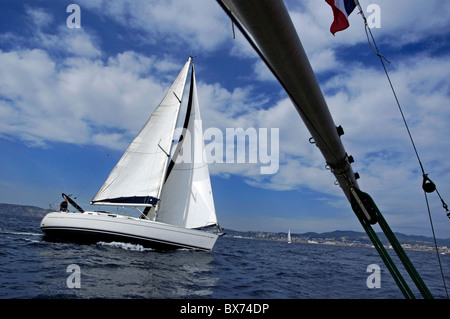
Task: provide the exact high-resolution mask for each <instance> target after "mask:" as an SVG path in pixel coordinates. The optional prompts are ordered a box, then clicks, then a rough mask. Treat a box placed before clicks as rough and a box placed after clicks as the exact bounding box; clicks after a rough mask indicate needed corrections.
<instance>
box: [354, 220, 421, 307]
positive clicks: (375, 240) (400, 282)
mask: <svg viewBox="0 0 450 319" xmlns="http://www.w3.org/2000/svg"><path fill="white" fill-rule="evenodd" d="M358 219H359V221H360V223H361V225H362V226H363V228H364V230H365V231H366V233H367V235H368V236H369V239H370V240H371V242H372V244H373V245H374V247H375V249H376V250H377V252H378V254H379V255H380V257H381V259H382V260H383V262H384V264H385V265H386V267H387V269H388V270H389V272H390V274H391V276H392V278H393V279H394V281H395V283H396V284H397V286H398V287H399V289H400V291H401V292H402V294H403V296H404V297H405V298H406V299H415V296H414V294H413V292H412V291H411V289H410V288H409V286H408V284H407V283H406V281H405V279H404V278H403V276H402V275H401V273H400V271H399V270H398V268H397V266H396V265H395V263H394V262H393V260H392V258H391V256H389V254H388V252H387V251H386V248H384V246H383V244H382V243H381V241H380V239H379V237H378V236H377V234H376V233H375V231H374V230H373V228H372V226H371V225H370V224H369V223H367V222H366V221H365V220H364V219H362V218H360V217H359V216H358Z"/></svg>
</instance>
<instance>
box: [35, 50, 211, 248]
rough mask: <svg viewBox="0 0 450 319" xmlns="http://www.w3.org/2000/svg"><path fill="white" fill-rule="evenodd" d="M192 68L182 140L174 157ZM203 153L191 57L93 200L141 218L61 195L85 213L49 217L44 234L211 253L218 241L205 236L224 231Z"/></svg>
mask: <svg viewBox="0 0 450 319" xmlns="http://www.w3.org/2000/svg"><path fill="white" fill-rule="evenodd" d="M191 64H192V67H191V68H190V66H191ZM190 69H191V81H190V92H189V101H188V104H187V111H186V117H185V120H184V126H183V133H184V134H183V135H182V136H181V137H180V139H179V142H178V145H177V147H176V149H175V152H174V153H173V156H172V157H170V154H171V153H172V145H173V143H174V139H175V138H174V134H175V126H176V123H177V119H178V115H179V112H180V106H181V98H182V97H183V92H184V88H185V86H186V82H187V76H188V73H189V70H190ZM185 133H189V134H185ZM204 152H205V145H204V142H203V129H202V124H201V119H200V109H199V103H198V97H197V86H196V81H195V72H194V66H193V62H192V58H189V60H188V61H187V62H186V64H185V65H184V67H183V68H182V70H181V72H180V73H179V75H178V76H177V78H176V79H175V81H174V83H173V84H172V86H171V87H170V89H169V90H168V92H167V94H166V96H165V97H164V99H163V100H162V102H161V103H160V104H159V106H158V107H157V108H156V110H155V111H154V112H153V114H152V115H151V117H150V119H149V120H148V122H147V123H146V124H145V126H144V127H143V129H142V130H141V131H140V133H139V134H138V135H137V137H136V138H135V139H134V140H133V142H132V143H131V145H130V146H129V147H128V149H127V150H126V152H125V153H124V155H123V156H122V158H121V159H120V160H119V162H118V163H117V165H116V166H115V167H114V169H113V170H112V171H111V173H110V175H109V177H108V178H107V180H106V181H105V183H104V184H103V186H102V187H101V188H100V190H99V191H98V193H97V194H96V195H95V197H94V198H93V199H92V201H91V205H93V204H96V205H110V206H133V207H136V208H137V207H141V208H142V209H143V211H142V212H141V211H140V210H139V212H141V216H140V217H130V216H125V215H119V214H112V213H107V212H99V211H84V210H83V209H81V207H79V206H78V205H77V204H76V203H75V202H74V201H73V200H72V199H71V198H70V197H69V196H67V195H65V194H63V197H64V198H65V199H66V201H68V202H69V203H71V204H72V206H74V207H75V208H77V210H78V211H79V213H70V212H67V211H61V212H52V213H49V214H47V215H46V216H45V217H44V218H43V220H42V222H41V229H42V231H43V232H45V233H46V234H48V235H50V236H56V237H60V238H63V239H70V240H77V241H86V242H97V241H108V240H109V241H113V240H114V241H122V242H131V243H140V244H143V245H144V246H146V247H153V248H157V249H175V248H182V247H183V248H194V249H203V250H211V249H212V248H213V246H214V244H215V242H216V240H217V238H218V235H217V234H215V233H213V232H210V231H202V230H199V229H201V228H205V227H210V226H216V227H217V228H219V229H220V227H219V226H218V223H217V217H216V213H215V207H214V200H213V195H212V189H211V181H210V175H209V169H208V165H207V163H206V162H205V160H204V159H205V156H204ZM180 154H182V156H181V155H180ZM189 155H190V156H189ZM181 157H183V159H182V160H180V158H181Z"/></svg>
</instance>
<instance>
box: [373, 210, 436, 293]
mask: <svg viewBox="0 0 450 319" xmlns="http://www.w3.org/2000/svg"><path fill="white" fill-rule="evenodd" d="M377 217H378V223H379V224H380V227H381V229H382V230H383V232H384V234H385V235H386V237H387V239H388V240H389V242H390V243H391V245H392V248H393V249H394V250H395V252H396V254H397V256H398V258H400V260H401V262H402V263H403V266H404V267H405V269H406V271H407V272H408V273H409V275H410V277H411V279H412V280H413V281H414V283H415V285H416V287H417V288H418V289H419V291H420V293H421V294H422V296H423V297H424V298H426V299H433V295H432V294H431V292H430V290H429V289H428V287H427V286H426V284H425V282H424V281H423V280H422V277H420V275H419V273H418V272H417V270H416V268H415V267H414V265H413V264H412V262H411V260H410V259H409V257H408V255H406V253H405V251H404V250H403V247H402V246H401V245H400V243H399V241H398V240H397V238H396V237H395V235H394V233H393V232H392V230H391V228H390V227H389V225H388V223H387V222H386V220H385V219H384V217H383V215H382V214H381V213H380V212H379V211H378V212H377Z"/></svg>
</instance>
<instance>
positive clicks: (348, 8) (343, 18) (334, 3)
mask: <svg viewBox="0 0 450 319" xmlns="http://www.w3.org/2000/svg"><path fill="white" fill-rule="evenodd" d="M326 2H327V3H328V4H329V5H330V6H331V8H332V9H333V16H334V21H333V23H332V24H331V27H330V31H331V33H332V34H333V35H334V34H335V33H336V32H338V31H342V30H345V29H347V28H348V27H349V25H350V24H349V23H348V16H349V15H350V13H352V11H353V10H354V9H355V7H356V4H355V1H354V0H326Z"/></svg>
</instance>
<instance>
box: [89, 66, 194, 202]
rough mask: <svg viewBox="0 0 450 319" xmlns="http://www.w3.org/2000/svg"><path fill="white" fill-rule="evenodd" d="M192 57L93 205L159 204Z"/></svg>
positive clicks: (107, 180)
mask: <svg viewBox="0 0 450 319" xmlns="http://www.w3.org/2000/svg"><path fill="white" fill-rule="evenodd" d="M191 60H192V59H191V58H189V60H188V61H187V62H186V64H185V65H184V67H183V68H182V70H181V72H180V73H179V74H178V76H177V78H176V79H175V81H174V82H173V84H172V86H171V87H170V89H169V90H168V92H167V94H166V96H165V97H164V98H163V100H162V101H161V103H160V104H159V105H158V107H157V108H156V110H155V111H154V112H153V114H152V116H151V117H150V119H149V120H148V122H147V123H146V124H145V126H144V127H143V129H142V130H141V131H140V133H139V134H138V135H137V136H136V138H135V139H134V140H133V142H132V143H131V145H130V146H129V147H128V149H127V150H126V152H125V153H124V155H123V156H122V158H121V159H120V160H119V162H118V163H117V165H116V166H115V167H114V169H113V170H112V171H111V173H110V175H109V177H108V178H107V179H106V181H105V183H104V184H103V186H102V187H101V188H100V190H99V191H98V193H97V195H95V197H94V198H93V199H92V201H91V204H103V205H121V206H122V205H131V206H153V205H155V204H156V203H157V201H158V200H159V198H160V193H161V186H162V184H163V180H164V175H165V172H166V167H167V161H168V157H169V156H168V154H170V149H171V145H172V138H173V134H174V131H175V125H176V121H177V117H178V113H179V111H180V105H181V97H182V96H183V92H184V87H185V84H186V79H187V75H188V71H189V65H190V63H191Z"/></svg>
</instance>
